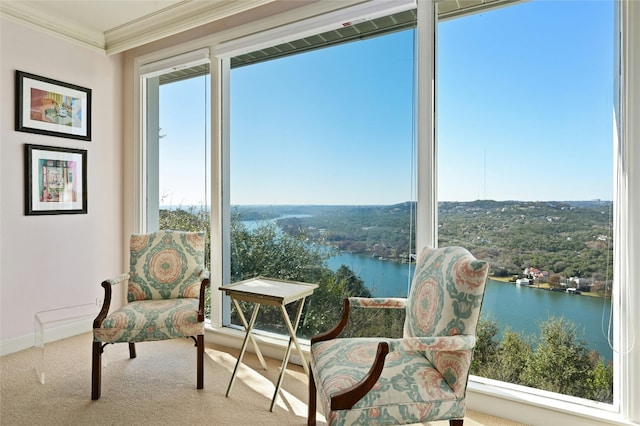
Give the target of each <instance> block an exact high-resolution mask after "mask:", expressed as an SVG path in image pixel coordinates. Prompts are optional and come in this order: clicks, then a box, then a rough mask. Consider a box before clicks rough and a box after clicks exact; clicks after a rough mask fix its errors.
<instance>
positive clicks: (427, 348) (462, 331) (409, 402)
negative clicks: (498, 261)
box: [308, 247, 489, 425]
mask: <svg viewBox="0 0 640 426" xmlns="http://www.w3.org/2000/svg"><path fill="white" fill-rule="evenodd" d="M488 269H489V264H488V263H487V262H485V261H480V260H477V259H476V258H475V257H474V256H473V255H472V254H471V253H469V252H468V251H467V250H466V249H464V248H461V247H445V248H440V249H433V248H430V247H427V248H425V249H423V251H422V253H420V256H419V258H418V261H417V263H416V270H415V276H414V278H413V284H412V286H411V290H410V293H409V297H408V298H406V299H404V298H387V299H383V298H349V299H345V302H344V312H343V317H342V320H341V321H340V323H339V324H338V325H336V326H335V327H334V328H333V329H331V330H329V331H328V332H326V333H323V334H320V335H317V336H315V337H313V338H312V339H311V360H310V364H311V374H310V378H309V413H308V423H309V424H310V425H313V424H315V420H316V419H315V417H316V398H317V397H318V398H319V399H320V400H321V402H322V406H323V408H324V414H325V416H326V419H327V424H328V425H354V424H358V425H391V424H407V423H423V422H427V421H432V420H449V422H450V424H451V425H462V423H463V417H464V415H465V395H466V388H467V380H468V377H469V368H470V366H471V356H472V354H473V348H474V346H475V343H476V326H477V324H478V319H479V317H480V308H481V306H482V299H483V297H484V289H485V284H486V280H487V274H488ZM350 307H359V308H395V309H405V310H406V314H405V321H404V329H403V337H402V338H400V339H381V338H337V336H338V335H339V333H340V332H341V331H342V329H343V328H344V326H345V325H346V324H347V322H348V317H349V309H350ZM316 386H317V390H318V394H319V395H318V396H316Z"/></svg>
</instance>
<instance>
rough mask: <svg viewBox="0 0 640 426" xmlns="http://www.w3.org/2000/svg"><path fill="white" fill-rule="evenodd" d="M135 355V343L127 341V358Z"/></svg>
mask: <svg viewBox="0 0 640 426" xmlns="http://www.w3.org/2000/svg"><path fill="white" fill-rule="evenodd" d="M136 356H137V355H136V344H135V343H129V358H135V357H136Z"/></svg>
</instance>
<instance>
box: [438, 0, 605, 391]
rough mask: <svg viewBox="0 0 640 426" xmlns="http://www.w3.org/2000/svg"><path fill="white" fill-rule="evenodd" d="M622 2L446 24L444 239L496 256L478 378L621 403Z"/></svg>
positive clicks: (554, 4)
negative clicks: (616, 395)
mask: <svg viewBox="0 0 640 426" xmlns="http://www.w3.org/2000/svg"><path fill="white" fill-rule="evenodd" d="M613 9H614V7H613V2H612V1H600V2H561V1H531V2H525V3H522V4H517V5H514V6H510V7H504V8H501V9H498V10H494V11H490V12H486V13H482V14H473V15H469V16H466V17H461V18H457V19H453V20H449V21H446V22H442V23H440V24H439V27H438V40H439V44H438V60H439V61H438V76H439V78H438V100H439V102H438V105H437V111H438V117H439V120H438V122H437V128H438V183H439V185H438V195H439V198H438V199H439V213H438V214H439V228H438V235H439V244H440V245H452V244H457V245H463V246H466V247H468V248H469V249H470V250H471V251H472V252H473V253H474V254H475V255H476V256H477V257H480V258H484V259H488V260H490V261H491V265H492V276H491V279H490V281H489V284H488V288H487V293H486V295H485V301H484V304H483V312H482V322H481V325H480V338H481V341H480V345H479V346H478V348H477V350H476V358H475V361H474V368H473V369H472V370H473V371H472V374H477V375H479V376H483V377H487V378H492V379H497V380H502V381H506V382H511V383H516V384H521V385H526V386H530V387H535V388H540V389H544V390H549V391H553V392H559V393H562V394H566V395H572V396H578V397H581V398H587V399H592V400H595V401H600V402H607V403H612V402H613V368H614V365H613V350H612V345H613V344H614V342H613V338H612V336H613V335H614V334H613V330H612V322H611V320H610V318H611V316H610V314H611V294H612V293H611V290H612V283H613V241H612V238H613V202H612V200H613V188H614V184H613V128H612V120H611V114H612V110H613V107H614V105H613V99H614V74H613V72H614V62H613V47H614V31H613V25H614V18H613Z"/></svg>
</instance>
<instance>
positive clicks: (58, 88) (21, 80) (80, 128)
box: [16, 71, 91, 141]
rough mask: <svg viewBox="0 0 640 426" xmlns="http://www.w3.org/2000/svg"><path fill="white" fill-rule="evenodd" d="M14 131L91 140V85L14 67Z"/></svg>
mask: <svg viewBox="0 0 640 426" xmlns="http://www.w3.org/2000/svg"><path fill="white" fill-rule="evenodd" d="M16 131H19V132H28V133H38V134H41V135H50V136H60V137H63V138H71V139H81V140H85V141H90V140H91V89H86V88H84V87H80V86H75V85H73V84H69V83H63V82H62V81H57V80H52V79H50V78H45V77H40V76H37V75H34V74H29V73H26V72H22V71H16Z"/></svg>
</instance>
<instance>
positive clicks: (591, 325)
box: [327, 253, 612, 360]
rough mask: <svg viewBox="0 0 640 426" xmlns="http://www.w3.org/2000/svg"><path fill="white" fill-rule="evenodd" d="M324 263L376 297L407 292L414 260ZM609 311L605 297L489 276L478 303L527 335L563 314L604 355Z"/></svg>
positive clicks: (356, 258)
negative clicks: (345, 270) (345, 269)
mask: <svg viewBox="0 0 640 426" xmlns="http://www.w3.org/2000/svg"><path fill="white" fill-rule="evenodd" d="M327 264H328V266H329V268H331V269H332V270H337V269H338V268H339V267H340V265H343V264H344V265H346V266H348V267H349V268H350V269H351V270H352V271H353V272H355V274H356V275H358V276H359V277H360V278H361V279H362V280H363V281H364V282H365V285H366V286H367V287H368V288H369V289H370V290H371V291H372V293H373V295H374V296H380V297H383V296H384V297H405V296H406V295H407V289H408V277H409V276H410V274H411V276H413V265H409V264H401V263H397V262H391V261H385V260H380V259H376V258H373V257H369V256H361V255H356V254H350V253H341V254H339V255H337V256H335V257H332V258H330V259H329V260H328V262H327ZM610 312H611V303H610V302H609V300H605V299H602V298H599V297H589V296H579V295H570V294H566V293H560V292H552V291H547V290H542V289H536V288H535V287H519V286H517V285H515V284H510V283H502V282H499V281H493V280H489V282H488V285H487V289H486V292H485V296H484V302H483V305H482V318H491V319H495V320H496V321H497V322H498V324H499V325H500V326H501V327H503V328H505V327H509V328H511V330H513V331H516V332H520V333H523V334H526V335H536V336H537V335H538V333H539V331H540V328H539V323H540V322H541V321H545V320H547V319H549V318H551V317H556V318H557V317H565V318H566V319H568V320H570V321H573V322H574V323H575V324H576V326H577V329H578V331H579V332H583V338H584V340H585V342H586V344H587V347H589V349H595V350H597V351H598V352H599V353H600V356H601V357H603V358H605V359H606V360H611V359H612V350H611V348H610V347H609V343H608V341H607V337H606V330H607V328H608V322H609V314H610ZM603 330H604V331H603Z"/></svg>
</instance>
